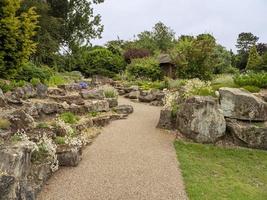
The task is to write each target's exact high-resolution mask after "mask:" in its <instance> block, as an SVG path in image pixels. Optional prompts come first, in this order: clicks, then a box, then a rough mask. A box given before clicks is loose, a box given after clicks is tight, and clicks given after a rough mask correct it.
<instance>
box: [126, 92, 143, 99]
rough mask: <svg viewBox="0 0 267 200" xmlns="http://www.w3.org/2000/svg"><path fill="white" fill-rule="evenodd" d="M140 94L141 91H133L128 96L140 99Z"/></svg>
mask: <svg viewBox="0 0 267 200" xmlns="http://www.w3.org/2000/svg"><path fill="white" fill-rule="evenodd" d="M139 96H140V91H132V92H130V93H129V95H128V98H129V99H138V98H139Z"/></svg>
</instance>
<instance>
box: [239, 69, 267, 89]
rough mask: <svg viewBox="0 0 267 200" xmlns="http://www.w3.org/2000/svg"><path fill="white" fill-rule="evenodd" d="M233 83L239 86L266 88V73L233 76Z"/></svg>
mask: <svg viewBox="0 0 267 200" xmlns="http://www.w3.org/2000/svg"><path fill="white" fill-rule="evenodd" d="M234 81H235V83H236V84H237V85H239V86H257V87H259V88H267V73H266V72H265V73H253V72H249V73H247V74H240V75H237V76H235V78H234Z"/></svg>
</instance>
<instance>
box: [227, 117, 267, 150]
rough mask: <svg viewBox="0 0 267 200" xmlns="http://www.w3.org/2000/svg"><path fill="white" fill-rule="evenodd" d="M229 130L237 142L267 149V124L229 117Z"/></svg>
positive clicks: (246, 145)
mask: <svg viewBox="0 0 267 200" xmlns="http://www.w3.org/2000/svg"><path fill="white" fill-rule="evenodd" d="M226 122H227V130H228V131H229V133H231V135H232V136H233V138H234V141H235V143H236V144H238V145H241V146H245V147H250V148H257V149H265V150H267V124H266V123H253V122H245V121H239V120H235V119H227V120H226Z"/></svg>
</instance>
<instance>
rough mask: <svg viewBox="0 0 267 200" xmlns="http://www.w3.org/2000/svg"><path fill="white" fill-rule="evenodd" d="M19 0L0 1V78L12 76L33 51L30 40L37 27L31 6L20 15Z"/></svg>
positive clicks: (32, 44)
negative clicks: (18, 13) (18, 12)
mask: <svg viewBox="0 0 267 200" xmlns="http://www.w3.org/2000/svg"><path fill="white" fill-rule="evenodd" d="M19 8H20V0H1V1H0V78H12V77H14V76H15V74H16V73H17V72H18V71H19V68H20V66H21V65H22V63H24V62H26V61H28V59H29V56H30V55H31V54H32V53H33V52H34V51H35V45H36V44H35V43H34V42H33V41H32V40H31V39H32V37H33V36H34V35H35V29H36V28H37V15H36V13H35V11H34V9H33V8H31V9H29V10H28V11H27V12H24V13H22V14H20V15H17V11H18V10H19Z"/></svg>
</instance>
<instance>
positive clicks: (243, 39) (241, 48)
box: [236, 32, 259, 53]
mask: <svg viewBox="0 0 267 200" xmlns="http://www.w3.org/2000/svg"><path fill="white" fill-rule="evenodd" d="M258 40H259V38H258V37H257V36H255V35H253V34H252V33H244V32H243V33H240V34H239V35H238V39H237V44H236V48H237V49H238V53H247V52H249V50H250V48H251V47H252V46H254V45H256V43H257V41H258Z"/></svg>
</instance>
